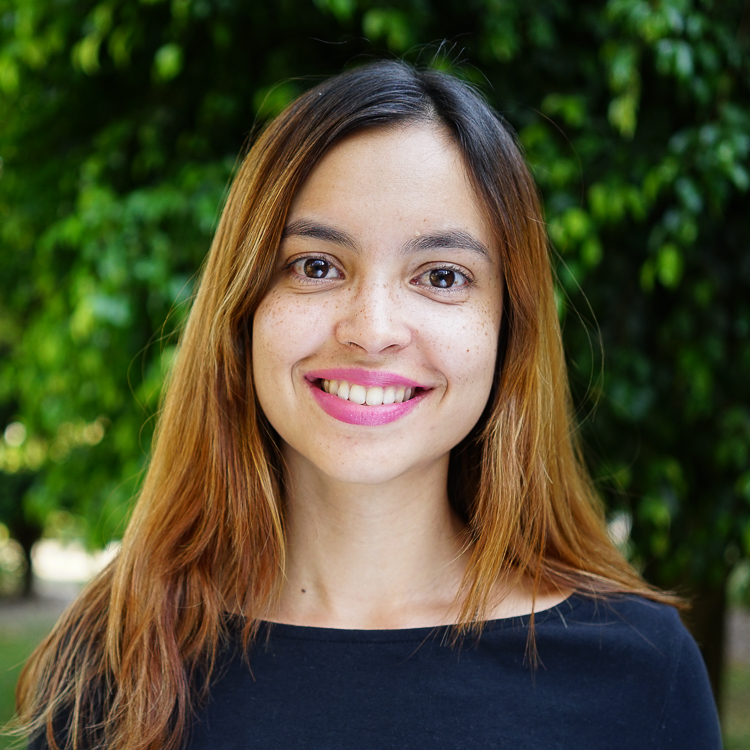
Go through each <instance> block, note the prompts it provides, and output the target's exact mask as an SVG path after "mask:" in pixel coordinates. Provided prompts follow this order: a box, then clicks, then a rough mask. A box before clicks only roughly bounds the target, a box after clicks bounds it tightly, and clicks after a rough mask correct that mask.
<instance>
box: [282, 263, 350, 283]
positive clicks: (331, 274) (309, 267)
mask: <svg viewBox="0 0 750 750" xmlns="http://www.w3.org/2000/svg"><path fill="white" fill-rule="evenodd" d="M288 268H291V269H292V271H294V273H295V274H297V275H298V276H302V277H304V278H307V279H340V278H341V277H342V274H341V272H340V271H339V270H338V268H336V266H334V265H333V263H331V262H330V261H328V260H326V259H325V258H298V259H297V260H295V261H292V263H290V264H289V266H288Z"/></svg>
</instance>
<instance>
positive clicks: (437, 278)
mask: <svg viewBox="0 0 750 750" xmlns="http://www.w3.org/2000/svg"><path fill="white" fill-rule="evenodd" d="M429 279H430V285H431V286H436V287H440V288H441V289H448V288H450V287H453V286H463V285H464V284H465V283H466V279H465V277H463V276H462V275H461V274H460V273H458V272H457V271H453V270H452V269H450V268H436V269H435V270H434V271H430V274H429Z"/></svg>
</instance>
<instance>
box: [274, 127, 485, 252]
mask: <svg viewBox="0 0 750 750" xmlns="http://www.w3.org/2000/svg"><path fill="white" fill-rule="evenodd" d="M300 219H309V220H324V221H326V222H327V223H333V224H334V225H336V226H339V225H342V226H343V227H344V228H346V229H347V231H349V230H356V231H359V232H361V233H363V234H365V235H376V236H379V237H380V238H381V240H382V241H384V242H385V241H389V240H393V241H403V239H404V236H405V235H408V236H419V234H421V233H423V232H426V231H436V230H438V231H443V230H461V231H467V232H470V233H472V234H475V235H478V239H479V240H480V241H482V242H483V243H484V244H486V245H487V246H488V247H493V246H494V245H495V242H494V240H493V232H492V229H491V227H490V225H489V222H488V220H487V216H486V211H485V208H484V205H483V203H482V201H481V200H480V199H479V197H478V195H477V193H476V190H475V189H474V186H473V184H472V182H471V179H470V176H469V172H468V170H467V168H466V165H465V162H464V158H463V156H462V154H461V152H460V150H459V148H458V147H457V146H456V144H455V142H454V140H453V138H452V136H451V134H450V133H449V132H448V131H447V130H446V129H445V128H442V127H439V126H436V125H433V124H418V125H408V126H404V127H399V128H387V129H386V128H376V129H369V130H365V131H361V132H358V133H355V134H353V135H351V136H348V137H347V138H345V139H344V140H342V141H340V142H339V143H337V144H336V145H335V146H333V147H332V148H331V149H330V151H328V152H327V153H326V155H325V156H324V157H323V159H321V161H320V162H319V163H318V165H317V166H316V167H315V169H314V170H313V171H312V172H311V174H310V175H309V177H308V178H307V179H306V181H305V182H304V183H303V185H302V187H301V188H300V190H299V191H298V193H297V195H296V196H295V199H294V201H293V202H292V205H291V210H290V215H289V220H288V221H289V222H292V221H296V220H300Z"/></svg>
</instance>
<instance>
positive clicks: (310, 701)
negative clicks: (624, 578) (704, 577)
mask: <svg viewBox="0 0 750 750" xmlns="http://www.w3.org/2000/svg"><path fill="white" fill-rule="evenodd" d="M238 630H239V626H238ZM527 633H528V618H526V617H523V618H513V619H509V620H497V621H493V622H491V623H488V625H487V627H486V629H485V631H484V633H483V634H482V636H481V638H480V639H479V640H478V641H477V640H476V639H473V640H471V639H467V640H466V641H465V642H464V643H463V645H462V646H461V647H460V648H457V647H451V646H450V645H449V643H448V642H447V638H448V637H449V635H450V630H449V629H448V628H436V629H430V628H418V629H412V630H395V631H394V630H390V631H389V630H381V631H366V630H365V631H349V630H330V629H324V628H307V627H298V626H291V625H273V626H271V627H270V632H266V633H262V634H261V640H260V641H258V643H257V645H256V646H255V647H254V649H253V652H252V654H251V658H250V665H251V670H252V673H251V671H250V670H249V669H248V667H247V665H246V663H245V662H244V661H243V659H242V658H241V656H239V655H237V656H235V657H234V658H232V659H229V660H228V663H227V665H226V668H225V670H224V672H223V675H222V677H221V678H220V679H219V680H218V681H217V682H216V684H215V685H214V687H213V689H212V691H211V700H210V702H209V704H208V705H207V706H206V707H205V708H204V709H203V710H202V711H201V712H200V713H199V715H198V717H197V720H196V723H195V726H194V727H193V730H192V734H191V741H190V742H189V743H188V744H187V748H189V749H190V750H209V749H210V750H230V748H231V749H234V748H275V749H279V748H316V749H320V750H323V749H325V750H339V749H340V750H344V749H345V750H370V749H372V750H375V749H377V750H387V749H389V748H398V749H399V750H402V749H404V748H408V749H409V750H418V749H420V748H425V749H428V748H429V750H436V749H438V748H446V750H447V749H448V748H450V750H469V749H473V748H477V749H478V748H482V749H489V748H513V749H514V750H517V749H520V748H523V749H524V750H533V749H534V748H544V750H555V749H556V748H560V749H561V750H562V749H563V748H564V749H565V750H574V749H575V750H587V749H588V748H591V749H592V750H593V749H596V750H603V749H612V750H616V749H620V748H621V749H622V750H643V749H644V748H680V750H690V749H691V748H696V750H697V749H700V750H719V749H720V748H721V740H720V736H719V728H718V720H717V716H716V709H715V706H714V703H713V699H712V696H711V691H710V687H709V683H708V678H707V675H706V670H705V667H704V664H703V661H702V659H701V656H700V653H699V652H698V649H697V647H696V645H695V642H694V641H693V639H692V638H691V636H690V635H689V634H688V633H687V631H686V630H685V628H684V627H683V626H682V624H681V622H680V620H679V617H678V615H677V613H676V612H675V610H673V609H672V608H671V607H666V606H662V605H659V604H655V603H653V602H648V601H646V600H643V599H639V598H637V597H630V596H628V597H621V598H618V599H609V600H606V601H603V600H598V601H596V600H592V599H587V598H584V597H579V596H574V597H571V598H570V599H568V600H567V601H566V602H564V603H563V604H561V605H560V606H558V607H556V608H554V609H552V610H548V611H546V612H542V613H540V614H539V615H538V616H537V622H536V635H537V644H538V652H539V657H540V660H541V661H540V664H539V666H538V668H537V669H536V670H532V669H531V668H530V667H529V666H528V663H527V662H525V660H524V654H525V651H526V636H527ZM265 635H268V639H267V640H266V639H265V637H264V636H265Z"/></svg>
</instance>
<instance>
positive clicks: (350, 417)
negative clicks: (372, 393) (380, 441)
mask: <svg viewBox="0 0 750 750" xmlns="http://www.w3.org/2000/svg"><path fill="white" fill-rule="evenodd" d="M305 380H306V381H307V384H308V386H309V388H310V390H311V391H312V395H313V397H314V398H315V400H316V401H317V402H318V404H319V405H320V407H321V408H322V409H323V411H325V412H326V414H328V415H329V416H331V417H333V418H334V419H337V420H339V421H340V422H345V423H347V424H355V425H362V426H367V427H376V426H378V425H384V424H389V423H390V422H395V421H396V420H397V419H401V417H404V416H406V415H407V414H409V413H410V412H411V411H413V410H414V409H415V408H416V406H417V405H418V404H419V403H420V401H422V399H423V398H424V397H425V396H426V395H427V393H428V392H429V391H428V390H425V389H424V387H423V386H420V384H419V383H417V382H416V381H414V380H411V379H409V378H405V377H403V376H401V375H395V374H393V373H388V372H381V371H368V370H360V369H355V368H333V369H326V370H315V371H312V372H308V373H307V374H306V375H305ZM323 380H339V381H341V380H345V381H347V382H348V383H350V384H351V385H359V386H364V387H365V388H376V387H378V388H389V387H390V388H402V389H403V388H413V389H415V390H416V393H415V394H414V395H413V396H412V398H410V399H409V400H408V401H403V402H402V403H391V404H379V405H377V406H369V405H366V404H357V403H354V402H352V401H348V400H346V399H343V398H339V396H337V395H335V394H333V393H326V392H325V391H324V390H323V389H322V388H321V387H320V384H321V383H322V381H323Z"/></svg>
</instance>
